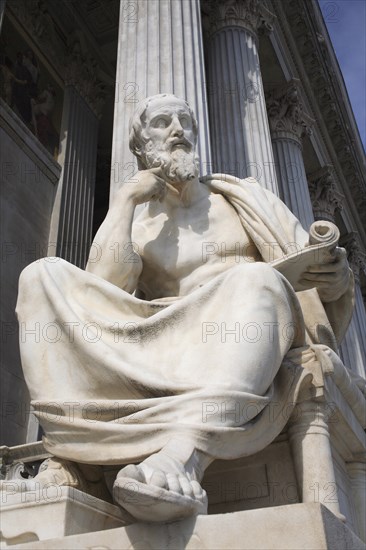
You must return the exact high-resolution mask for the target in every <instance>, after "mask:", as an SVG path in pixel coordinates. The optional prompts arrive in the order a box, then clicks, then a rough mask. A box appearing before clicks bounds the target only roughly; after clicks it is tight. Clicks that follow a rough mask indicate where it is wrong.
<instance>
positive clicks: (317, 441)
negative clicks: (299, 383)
mask: <svg viewBox="0 0 366 550" xmlns="http://www.w3.org/2000/svg"><path fill="white" fill-rule="evenodd" d="M327 412H328V413H329V409H328V410H327V407H326V403H325V402H322V401H304V402H302V403H299V404H298V405H296V407H295V409H294V412H293V414H292V417H291V419H290V422H289V428H288V435H289V440H290V445H291V451H292V456H293V461H294V467H295V473H296V478H297V482H298V489H299V493H300V495H301V502H319V503H320V504H323V505H324V506H326V507H327V508H329V510H331V511H332V512H333V514H335V515H336V516H338V517H339V518H341V519H342V520H343V519H344V516H342V515H341V513H340V509H339V502H338V488H337V484H336V480H335V473H334V467H333V459H332V452H331V445H330V437H329V428H328V414H327Z"/></svg>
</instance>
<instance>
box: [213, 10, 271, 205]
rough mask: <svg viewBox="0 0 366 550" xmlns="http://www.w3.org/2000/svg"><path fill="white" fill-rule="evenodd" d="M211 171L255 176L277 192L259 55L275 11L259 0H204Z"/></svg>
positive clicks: (240, 175) (262, 183) (239, 175)
mask: <svg viewBox="0 0 366 550" xmlns="http://www.w3.org/2000/svg"><path fill="white" fill-rule="evenodd" d="M203 6H204V10H205V13H206V18H205V29H206V31H207V61H208V64H207V73H208V76H207V89H208V101H209V115H210V129H211V147H212V157H213V170H214V171H215V172H223V173H229V174H233V175H234V176H238V177H240V178H244V177H248V176H252V177H255V178H256V179H257V180H258V181H259V182H260V184H261V185H263V187H266V188H267V189H270V190H271V191H273V192H274V193H275V194H276V195H278V187H277V181H276V173H275V170H274V158H273V152H272V145H271V137H270V132H269V126H268V118H267V111H266V103H265V99H264V91H263V82H262V75H261V69H260V62H259V56H258V34H259V33H260V32H263V31H264V30H270V29H271V27H270V21H272V20H273V17H274V16H273V15H272V14H270V13H269V12H268V10H266V9H265V7H264V3H263V2H262V1H259V0H246V1H245V2H243V1H240V0H231V1H223V2H218V1H216V2H215V1H210V0H208V1H207V2H206V3H204V4H203Z"/></svg>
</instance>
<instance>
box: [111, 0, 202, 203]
mask: <svg viewBox="0 0 366 550" xmlns="http://www.w3.org/2000/svg"><path fill="white" fill-rule="evenodd" d="M116 80H117V82H116V105H115V111H114V130H113V149H112V174H111V193H110V197H111V200H112V199H113V196H114V194H115V192H116V191H117V189H118V188H119V187H120V186H121V185H122V183H123V182H124V181H127V180H128V179H129V178H130V177H131V176H132V175H133V173H134V172H135V171H136V170H137V163H136V159H135V158H134V156H133V155H132V153H131V152H130V150H129V146H128V139H129V136H128V134H129V131H128V123H129V119H130V116H131V115H132V113H133V112H134V110H135V109H136V108H137V106H138V103H139V101H141V100H142V99H144V98H146V97H148V96H151V95H154V94H159V93H173V94H175V95H177V96H179V97H182V98H184V99H186V100H187V101H188V102H189V104H190V106H191V107H192V109H193V110H194V112H195V114H196V117H197V120H198V125H199V136H198V154H199V156H200V171H201V174H206V173H207V172H208V171H209V169H210V167H209V166H208V165H209V163H210V147H209V143H210V140H209V129H208V114H207V101H206V97H205V93H206V92H205V87H204V60H203V45H202V28H201V12H200V2H199V0H189V1H186V0H149V1H148V2H147V1H146V0H138V1H137V0H135V1H134V2H127V1H125V0H121V11H120V23H119V37H118V61H117V77H116Z"/></svg>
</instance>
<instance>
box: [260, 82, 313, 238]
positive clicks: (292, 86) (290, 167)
mask: <svg viewBox="0 0 366 550" xmlns="http://www.w3.org/2000/svg"><path fill="white" fill-rule="evenodd" d="M267 109H268V117H269V125H270V130H271V136H272V147H273V155H274V159H275V165H276V173H277V181H278V187H279V194H280V198H281V199H282V200H283V202H284V203H285V204H286V205H287V206H288V207H289V208H290V210H291V211H292V212H293V213H294V214H295V216H296V217H297V218H298V219H299V220H300V222H301V223H302V225H303V226H304V228H305V229H309V227H310V225H311V224H312V223H313V221H314V216H313V211H312V206H311V200H310V194H309V187H308V182H307V178H306V173H305V166H304V160H303V156H302V144H301V140H302V137H303V136H304V135H306V134H309V133H310V131H311V130H310V127H311V123H312V120H311V119H310V117H308V116H307V115H306V114H305V113H304V111H303V106H302V102H301V98H300V89H299V83H298V81H296V80H295V79H293V80H292V81H290V82H289V83H288V84H287V85H286V86H283V87H281V88H277V89H275V90H271V91H270V92H269V93H268V94H267Z"/></svg>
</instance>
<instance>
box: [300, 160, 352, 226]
mask: <svg viewBox="0 0 366 550" xmlns="http://www.w3.org/2000/svg"><path fill="white" fill-rule="evenodd" d="M308 180H309V181H308V183H309V192H310V198H311V202H312V204H313V212H314V218H315V219H316V220H324V219H325V220H329V221H331V222H334V216H335V212H336V210H339V211H340V210H342V208H343V205H342V201H343V199H344V196H343V195H342V194H341V193H339V192H338V191H337V189H336V186H335V174H334V170H333V167H332V166H331V165H326V166H323V167H322V168H321V169H320V170H317V171H316V172H313V173H312V174H310V175H309V176H308Z"/></svg>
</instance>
